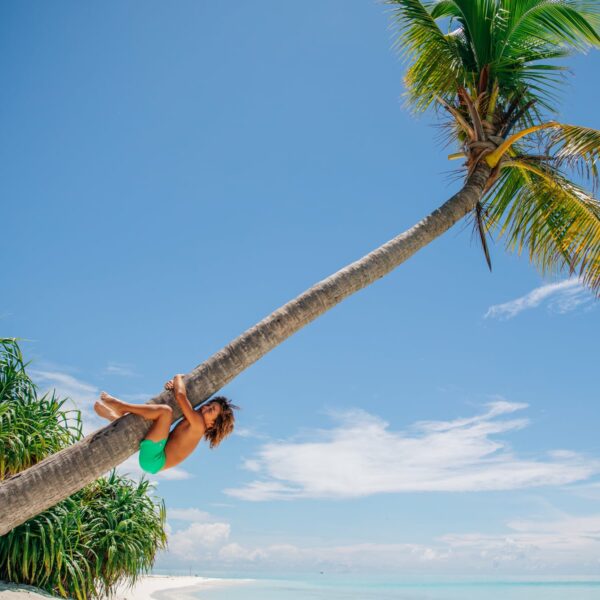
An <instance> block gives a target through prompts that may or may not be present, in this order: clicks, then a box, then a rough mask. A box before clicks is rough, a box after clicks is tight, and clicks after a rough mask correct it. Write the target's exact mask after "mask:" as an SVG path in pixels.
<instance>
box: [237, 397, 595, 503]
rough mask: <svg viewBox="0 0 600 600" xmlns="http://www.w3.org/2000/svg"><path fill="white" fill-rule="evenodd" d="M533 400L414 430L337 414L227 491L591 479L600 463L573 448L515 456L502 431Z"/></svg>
mask: <svg viewBox="0 0 600 600" xmlns="http://www.w3.org/2000/svg"><path fill="white" fill-rule="evenodd" d="M526 406H527V405H525V404H517V403H511V402H507V401H504V400H499V401H496V402H492V403H490V404H489V405H488V406H487V411H486V412H484V413H483V414H480V415H476V416H474V417H470V418H463V419H455V420H451V421H426V422H419V423H416V424H415V425H414V426H413V427H411V428H410V429H409V430H408V431H392V430H390V428H389V424H388V423H386V422H385V421H383V420H382V419H380V418H378V417H377V416H375V415H371V414H369V413H367V412H365V411H362V410H354V411H348V412H345V413H341V414H337V415H334V418H335V419H336V421H337V423H336V425H335V427H334V428H333V429H330V430H320V431H317V432H315V433H314V435H312V436H311V439H307V440H305V441H303V440H300V441H297V440H296V439H294V440H292V441H279V442H271V443H267V444H264V445H263V446H262V447H261V448H260V449H259V450H258V452H257V454H256V456H255V457H253V458H251V459H250V460H246V461H245V464H246V466H247V467H248V468H249V469H250V470H251V471H252V472H254V473H256V474H257V475H256V476H257V478H256V479H255V480H253V481H250V482H249V483H248V484H246V485H244V486H242V487H239V488H232V489H228V490H225V492H226V493H227V494H229V495H231V496H234V497H237V498H240V499H244V500H253V501H261V500H276V499H291V498H351V497H360V496H367V495H371V494H378V493H401V492H465V491H486V490H509V489H517V488H526V487H533V486H544V485H562V484H567V483H572V482H575V481H581V480H585V479H587V478H588V477H590V476H591V475H592V474H594V473H595V472H597V471H598V470H599V469H600V463H599V462H598V461H593V460H589V459H586V458H584V457H583V456H581V455H579V454H577V453H574V452H568V451H564V450H561V451H558V452H556V451H554V452H552V453H548V454H547V455H546V456H544V457H538V458H521V457H519V456H517V455H515V453H514V452H512V450H511V449H510V447H509V446H508V445H507V444H506V442H504V441H501V440H500V439H498V435H499V434H504V433H509V432H513V431H516V430H519V429H522V428H524V427H526V426H527V425H528V421H527V419H523V418H519V419H514V418H513V419H509V418H506V416H507V415H510V414H511V413H514V412H517V411H522V410H524V409H525V408H526Z"/></svg>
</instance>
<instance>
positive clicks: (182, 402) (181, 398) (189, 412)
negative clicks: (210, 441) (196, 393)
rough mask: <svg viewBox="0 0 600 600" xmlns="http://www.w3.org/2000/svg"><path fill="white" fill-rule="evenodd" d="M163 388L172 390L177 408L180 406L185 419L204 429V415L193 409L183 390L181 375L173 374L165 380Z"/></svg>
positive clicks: (183, 384)
mask: <svg viewBox="0 0 600 600" xmlns="http://www.w3.org/2000/svg"><path fill="white" fill-rule="evenodd" d="M165 389H167V390H171V391H172V392H173V395H174V396H175V400H176V401H177V404H179V408H181V412H182V413H183V418H184V419H186V420H187V421H188V422H189V423H191V424H192V425H195V426H201V427H203V428H204V429H206V424H205V423H204V417H203V416H202V413H201V412H199V411H196V410H194V407H193V406H192V405H191V404H190V401H189V400H188V397H187V393H186V391H185V383H184V382H183V375H175V377H173V379H171V380H170V381H167V383H166V384H165Z"/></svg>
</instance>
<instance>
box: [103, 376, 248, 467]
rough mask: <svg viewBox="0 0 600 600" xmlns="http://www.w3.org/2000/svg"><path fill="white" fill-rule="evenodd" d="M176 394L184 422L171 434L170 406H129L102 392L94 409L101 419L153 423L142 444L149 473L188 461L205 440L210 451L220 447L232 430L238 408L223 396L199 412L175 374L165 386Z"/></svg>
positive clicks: (141, 448)
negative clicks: (136, 419) (133, 417)
mask: <svg viewBox="0 0 600 600" xmlns="http://www.w3.org/2000/svg"><path fill="white" fill-rule="evenodd" d="M165 389H166V390H170V391H172V392H173V394H174V396H175V400H176V401H177V404H179V407H180V408H181V412H182V413H183V418H182V420H181V421H180V422H179V423H178V424H177V425H176V426H175V427H174V428H173V430H172V431H171V422H172V420H173V409H172V408H171V407H170V406H169V405H168V404H130V403H128V402H123V401H122V400H119V399H118V398H115V397H113V396H111V395H110V394H107V393H106V392H102V393H101V394H100V400H98V401H97V402H96V403H95V404H94V410H95V411H96V413H97V414H98V415H100V416H101V417H103V418H105V419H108V420H109V421H114V420H115V419H118V418H119V417H122V416H123V415H126V414H127V413H132V414H134V415H140V416H141V417H143V418H144V419H147V420H149V421H152V422H153V423H152V427H150V429H149V430H148V433H147V434H146V437H145V438H144V439H143V440H142V441H141V443H140V456H139V461H140V467H141V468H142V469H143V470H144V471H147V472H148V473H153V474H154V473H158V472H159V471H162V470H164V469H170V468H171V467H174V466H175V465H177V464H179V463H180V462H182V461H183V460H184V459H186V458H187V457H188V456H189V455H190V454H191V453H192V452H193V451H194V449H195V448H196V446H197V445H198V443H199V442H200V440H201V439H202V438H206V440H207V441H208V443H209V446H210V447H211V448H215V447H216V446H218V445H219V444H220V443H221V441H222V440H223V439H224V438H226V437H227V436H228V435H229V434H230V433H231V432H232V431H233V427H234V422H235V416H234V414H233V411H234V410H235V409H237V408H238V407H237V406H235V405H234V404H232V402H231V400H229V399H228V398H225V397H223V396H216V397H214V398H211V400H210V401H208V402H206V403H205V404H203V405H202V406H200V408H199V409H198V410H196V409H194V407H193V406H192V405H191V404H190V401H189V400H188V397H187V393H186V390H185V383H184V381H183V375H175V377H173V379H171V380H169V381H167V383H165Z"/></svg>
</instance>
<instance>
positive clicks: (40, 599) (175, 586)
mask: <svg viewBox="0 0 600 600" xmlns="http://www.w3.org/2000/svg"><path fill="white" fill-rule="evenodd" d="M247 581H248V580H239V579H237V580H236V579H216V578H211V577H195V576H183V577H179V576H174V575H146V576H143V577H140V579H139V581H138V582H137V584H136V585H135V586H134V587H121V588H118V589H117V590H116V593H115V595H114V596H111V599H112V600H148V599H149V598H152V599H153V600H169V599H170V598H177V600H187V599H188V598H189V599H190V600H192V599H194V600H197V596H196V595H195V594H193V593H195V592H198V591H201V590H203V589H207V588H211V587H221V586H230V585H240V584H243V583H245V582H247ZM173 590H177V594H176V595H175V594H170V592H171V591H173ZM48 598H54V596H51V595H49V594H47V593H46V592H43V591H40V590H38V589H36V588H32V587H30V586H25V585H14V584H7V583H2V582H0V600H48Z"/></svg>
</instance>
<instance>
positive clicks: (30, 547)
mask: <svg viewBox="0 0 600 600" xmlns="http://www.w3.org/2000/svg"><path fill="white" fill-rule="evenodd" d="M26 366H27V365H26V364H25V363H24V362H23V357H22V355H21V351H20V349H19V346H18V344H17V342H16V341H15V340H11V339H0V481H1V480H2V479H5V478H6V477H9V476H10V475H12V474H14V473H18V472H19V471H21V470H23V469H26V468H28V467H29V466H31V465H33V464H35V463H36V462H38V461H39V460H42V459H43V458H45V457H46V456H48V455H50V454H53V453H55V452H57V451H58V450H61V449H62V448H64V447H66V446H68V445H69V444H71V443H73V442H75V441H77V440H78V439H80V438H81V436H82V433H81V415H80V413H79V411H67V410H64V409H63V405H64V402H65V400H58V399H57V398H56V397H55V395H54V394H52V395H48V394H46V395H45V396H43V397H41V398H38V396H37V389H36V386H35V385H34V383H33V382H32V381H31V379H30V378H29V377H28V376H27V374H26V372H25V367H26ZM149 492H150V490H149V484H148V482H147V481H145V480H141V481H139V482H137V481H134V480H131V479H128V478H126V477H123V476H121V475H117V474H116V473H115V472H112V473H111V474H110V475H108V477H105V478H101V479H99V480H97V481H95V482H94V483H93V484H91V485H89V486H87V487H86V488H84V489H83V490H81V491H80V492H77V493H76V494H74V495H73V496H71V497H70V498H68V499H67V500H64V501H62V502H60V503H59V504H57V505H56V506H54V507H52V508H51V509H49V510H47V511H45V512H43V513H42V514H40V515H38V516H36V517H34V518H32V519H30V520H29V521H27V522H26V523H23V524H22V525H20V526H19V527H16V528H15V529H13V530H12V531H11V532H9V533H8V534H6V535H5V536H2V537H0V579H4V580H6V581H11V582H16V583H27V584H29V585H35V586H37V587H40V588H42V589H45V590H48V591H49V592H52V593H55V594H58V595H60V596H63V597H65V598H66V597H72V598H76V599H77V600H87V599H89V598H95V597H101V596H103V595H106V594H108V593H109V592H110V590H111V589H112V588H113V587H114V586H115V585H116V584H117V583H133V582H135V580H136V578H137V577H138V575H139V574H140V573H144V572H148V571H149V570H150V568H151V567H152V564H153V562H154V557H155V555H156V552H157V551H158V550H159V549H161V548H164V547H165V545H166V535H165V531H164V525H165V508H164V504H163V503H162V502H159V501H157V500H155V499H154V498H153V497H152V496H151V495H150V493H149Z"/></svg>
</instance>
